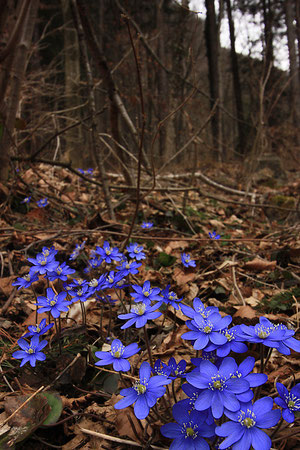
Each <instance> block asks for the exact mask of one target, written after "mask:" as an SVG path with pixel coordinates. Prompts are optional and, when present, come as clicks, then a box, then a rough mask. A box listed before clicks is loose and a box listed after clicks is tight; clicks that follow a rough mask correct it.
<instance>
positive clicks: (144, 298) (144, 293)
mask: <svg viewBox="0 0 300 450" xmlns="http://www.w3.org/2000/svg"><path fill="white" fill-rule="evenodd" d="M131 287H132V288H133V289H134V290H135V292H134V293H131V294H130V295H131V297H133V298H134V301H135V302H144V303H147V304H150V303H151V302H152V301H155V300H157V301H161V297H160V295H159V293H160V289H159V288H151V286H150V281H145V283H144V284H143V287H140V286H137V285H136V284H132V285H131Z"/></svg>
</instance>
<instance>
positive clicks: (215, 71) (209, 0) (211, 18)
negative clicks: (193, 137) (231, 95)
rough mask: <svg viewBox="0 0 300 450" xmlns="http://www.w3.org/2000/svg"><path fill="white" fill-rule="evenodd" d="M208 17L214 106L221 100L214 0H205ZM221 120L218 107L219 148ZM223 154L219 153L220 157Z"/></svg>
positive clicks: (215, 131)
mask: <svg viewBox="0 0 300 450" xmlns="http://www.w3.org/2000/svg"><path fill="white" fill-rule="evenodd" d="M205 6H206V19H205V43H206V52H207V58H208V76H209V89H210V105H211V108H213V106H214V104H215V102H216V101H218V100H219V98H220V95H219V65H218V57H219V35H218V27H217V21H216V12H215V3H214V0H205ZM219 120H220V110H219V108H217V109H216V112H215V114H214V116H213V117H212V119H211V126H212V142H213V146H214V148H215V149H216V150H217V151H218V150H219V130H220V129H219ZM221 156H222V155H220V154H218V158H219V159H220V158H221Z"/></svg>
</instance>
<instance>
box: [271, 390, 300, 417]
mask: <svg viewBox="0 0 300 450" xmlns="http://www.w3.org/2000/svg"><path fill="white" fill-rule="evenodd" d="M276 388H277V391H278V394H279V395H280V397H277V398H275V403H276V404H277V405H278V406H280V407H281V408H282V417H283V418H284V420H285V421H286V422H289V423H292V422H294V420H295V412H297V411H300V383H298V384H296V386H294V387H293V388H292V389H291V390H290V392H289V391H288V390H287V388H286V387H285V386H284V385H283V384H282V383H276Z"/></svg>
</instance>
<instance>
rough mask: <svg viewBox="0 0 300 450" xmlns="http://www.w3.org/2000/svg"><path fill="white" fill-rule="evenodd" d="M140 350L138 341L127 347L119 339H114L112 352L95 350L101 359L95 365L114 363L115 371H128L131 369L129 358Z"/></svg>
mask: <svg viewBox="0 0 300 450" xmlns="http://www.w3.org/2000/svg"><path fill="white" fill-rule="evenodd" d="M139 350H140V348H139V347H138V345H137V344H136V343H134V344H129V345H127V346H126V347H125V346H124V345H123V344H122V342H121V341H120V340H119V339H114V340H113V341H112V344H111V351H110V352H103V351H99V352H95V355H96V356H97V358H99V359H100V361H97V362H96V363H95V365H96V366H107V365H109V364H112V365H113V368H114V370H115V371H117V372H120V371H122V372H127V371H128V370H130V363H129V361H127V358H130V357H131V356H133V355H135V354H136V353H137V352H138V351H139Z"/></svg>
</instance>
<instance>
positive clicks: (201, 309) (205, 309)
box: [180, 297, 219, 319]
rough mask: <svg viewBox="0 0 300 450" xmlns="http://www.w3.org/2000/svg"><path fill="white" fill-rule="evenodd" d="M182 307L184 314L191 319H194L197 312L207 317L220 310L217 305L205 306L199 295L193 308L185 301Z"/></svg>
mask: <svg viewBox="0 0 300 450" xmlns="http://www.w3.org/2000/svg"><path fill="white" fill-rule="evenodd" d="M180 308H181V311H182V312H183V314H184V315H185V316H187V317H190V318H191V319H193V318H194V316H195V315H196V314H200V315H201V316H202V317H204V318H207V317H208V316H210V314H212V313H214V312H219V310H218V308H217V307H216V306H204V304H203V303H202V301H201V300H200V298H198V297H195V298H194V300H193V308H192V307H191V306H188V305H185V304H184V303H181V305H180Z"/></svg>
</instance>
